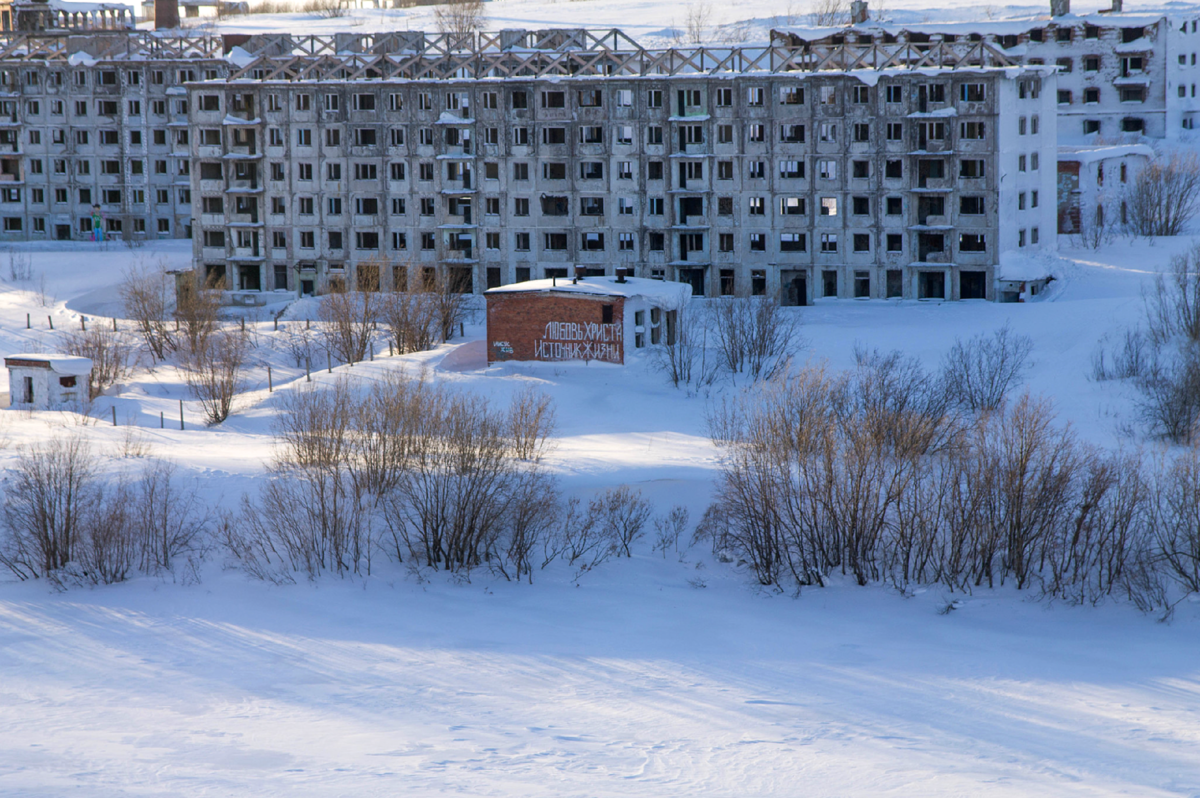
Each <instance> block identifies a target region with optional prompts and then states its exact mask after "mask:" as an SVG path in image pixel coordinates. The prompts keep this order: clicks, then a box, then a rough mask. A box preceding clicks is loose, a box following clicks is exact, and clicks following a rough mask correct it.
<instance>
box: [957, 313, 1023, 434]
mask: <svg viewBox="0 0 1200 798" xmlns="http://www.w3.org/2000/svg"><path fill="white" fill-rule="evenodd" d="M1032 351H1033V339H1032V338H1030V337H1029V336H1028V335H1019V334H1016V333H1014V332H1012V331H1011V330H1010V329H1009V327H1008V325H1007V324H1006V325H1005V326H1003V327H1001V328H1000V329H998V330H996V332H994V333H992V335H991V336H988V335H986V334H983V333H980V334H979V335H976V336H974V337H973V338H971V339H969V340H967V341H964V340H962V339H961V338H957V339H955V341H954V346H953V347H951V348H950V352H949V353H948V354H947V355H946V357H945V359H944V360H943V361H942V375H943V379H944V380H945V383H946V389H947V390H948V391H949V392H950V395H951V396H952V397H953V398H954V399H955V400H956V401H958V402H959V403H960V404H961V405H962V406H963V407H966V408H968V409H970V410H971V411H972V412H979V411H988V410H995V409H996V408H998V407H1000V405H1001V404H1002V403H1003V402H1004V399H1005V397H1006V396H1008V392H1009V391H1010V390H1011V389H1012V388H1013V386H1014V385H1015V384H1016V383H1018V382H1019V381H1020V380H1021V378H1022V377H1023V376H1024V375H1025V372H1026V371H1028V369H1029V366H1030V362H1029V355H1030V353H1031V352H1032Z"/></svg>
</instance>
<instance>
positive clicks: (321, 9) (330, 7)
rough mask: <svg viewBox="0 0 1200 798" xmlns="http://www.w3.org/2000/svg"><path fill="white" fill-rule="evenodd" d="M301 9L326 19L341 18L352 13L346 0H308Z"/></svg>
mask: <svg viewBox="0 0 1200 798" xmlns="http://www.w3.org/2000/svg"><path fill="white" fill-rule="evenodd" d="M300 10H301V11H306V12H308V13H310V14H316V15H317V16H318V17H323V18H325V19H340V18H341V17H344V16H346V15H347V14H349V13H350V8H349V6H348V5H347V4H346V0H306V2H305V3H304V5H302V6H300Z"/></svg>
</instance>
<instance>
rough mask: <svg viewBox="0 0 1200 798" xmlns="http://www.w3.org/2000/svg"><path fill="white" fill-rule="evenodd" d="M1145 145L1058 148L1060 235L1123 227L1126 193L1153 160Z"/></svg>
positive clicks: (1150, 150)
mask: <svg viewBox="0 0 1200 798" xmlns="http://www.w3.org/2000/svg"><path fill="white" fill-rule="evenodd" d="M1153 158H1154V150H1153V149H1151V148H1150V147H1148V146H1146V145H1145V144H1110V145H1104V144H1100V145H1093V146H1063V147H1059V148H1058V192H1057V194H1058V232H1059V233H1060V234H1066V235H1070V234H1072V233H1079V232H1081V231H1082V230H1083V229H1084V227H1085V226H1088V225H1101V224H1110V225H1124V224H1125V223H1126V221H1127V218H1126V216H1127V212H1126V207H1125V200H1124V194H1125V190H1126V188H1127V186H1128V185H1129V184H1130V183H1132V182H1133V180H1134V179H1136V177H1137V174H1138V172H1140V171H1141V170H1142V169H1143V168H1144V167H1145V166H1146V164H1148V163H1149V162H1150V161H1151V159H1153Z"/></svg>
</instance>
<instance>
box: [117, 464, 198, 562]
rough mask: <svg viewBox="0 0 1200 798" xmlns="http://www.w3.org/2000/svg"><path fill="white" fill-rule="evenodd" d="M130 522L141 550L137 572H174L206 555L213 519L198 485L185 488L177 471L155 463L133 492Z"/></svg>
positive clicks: (140, 478)
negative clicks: (205, 548)
mask: <svg viewBox="0 0 1200 798" xmlns="http://www.w3.org/2000/svg"><path fill="white" fill-rule="evenodd" d="M130 499H131V501H130V510H129V515H130V522H131V524H132V526H133V529H134V532H135V535H134V537H135V539H136V541H137V543H138V548H139V554H140V556H139V561H138V569H139V570H140V571H141V572H142V573H146V574H154V573H162V572H167V571H173V570H174V569H175V568H176V565H177V564H178V561H179V560H180V559H181V558H182V559H185V560H191V561H193V562H196V561H198V560H199V559H200V557H201V556H202V554H203V552H204V544H205V537H206V534H207V532H208V527H209V522H210V515H209V511H208V508H207V507H205V506H204V504H203V502H202V501H201V499H200V496H199V493H198V492H197V490H196V487H195V485H190V486H185V485H184V484H182V480H181V478H180V477H179V475H178V467H177V466H176V465H175V464H174V463H172V462H170V461H168V460H154V461H151V462H150V463H148V464H147V465H146V467H145V468H144V469H143V470H142V473H141V476H140V477H139V479H138V480H137V481H136V482H135V483H134V484H133V485H132V487H131V489H130Z"/></svg>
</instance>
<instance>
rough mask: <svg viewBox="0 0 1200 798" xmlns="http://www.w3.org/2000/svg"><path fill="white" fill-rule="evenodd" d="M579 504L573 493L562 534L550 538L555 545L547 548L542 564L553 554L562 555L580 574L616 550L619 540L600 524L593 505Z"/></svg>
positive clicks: (561, 530) (550, 559)
mask: <svg viewBox="0 0 1200 798" xmlns="http://www.w3.org/2000/svg"><path fill="white" fill-rule="evenodd" d="M579 507H580V502H579V499H577V498H575V497H574V496H572V497H571V499H570V500H568V502H567V506H566V511H565V512H564V513H563V521H562V524H561V528H560V534H559V536H558V537H557V538H552V539H550V540H552V541H554V543H555V544H556V548H554V549H548V550H547V552H546V561H545V563H544V564H543V567H544V566H545V565H548V564H549V563H550V562H551V561H552V560H553V559H554V557H557V556H561V557H563V558H564V559H565V560H566V561H567V564H568V565H570V566H572V567H574V568H577V569H578V570H577V572H576V576H577V577H578V575H580V574H583V573H585V572H587V571H590V570H592V569H593V568H596V567H597V566H598V565H600V564H601V563H603V562H604V561H605V560H607V559H608V558H609V557H612V556H613V555H614V554H616V553H617V542H616V541H615V540H613V538H612V535H610V534H607V533H606V531H605V530H604V529H603V528H602V527H601V526H600V523H599V519H598V517H597V516H596V515H595V514H593V513H592V512H591V509H590V508H589V509H588V511H587V512H583V511H581V510H580V509H579Z"/></svg>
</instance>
